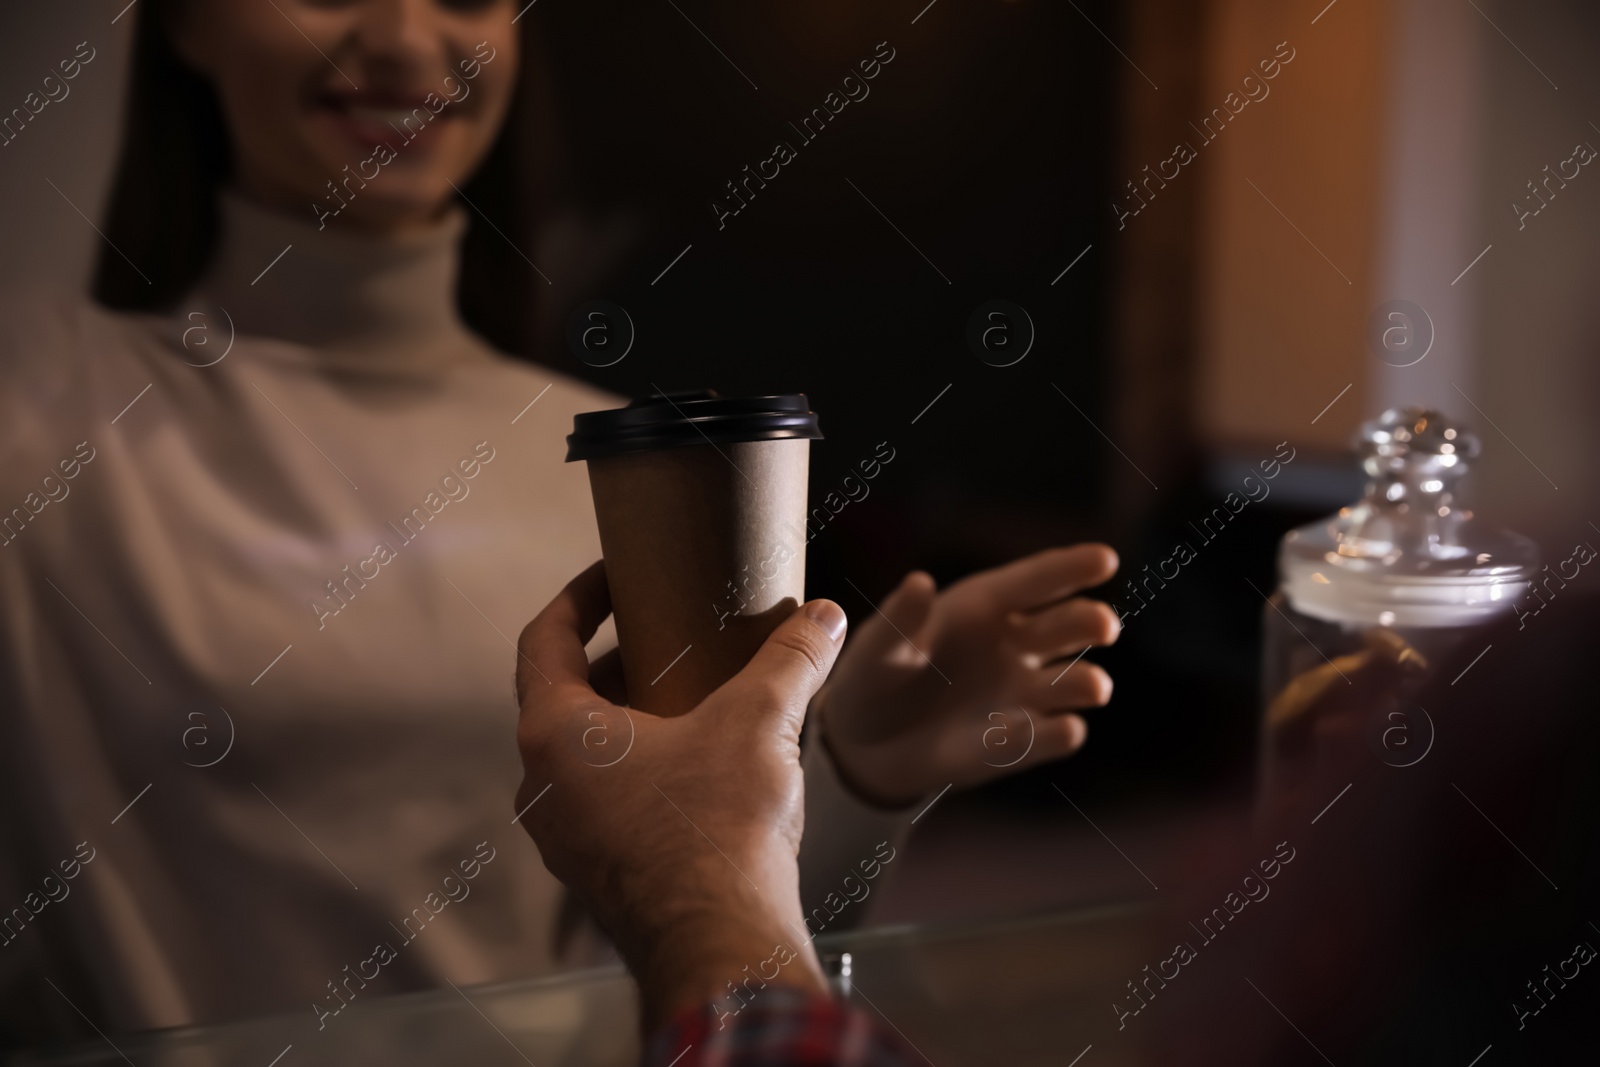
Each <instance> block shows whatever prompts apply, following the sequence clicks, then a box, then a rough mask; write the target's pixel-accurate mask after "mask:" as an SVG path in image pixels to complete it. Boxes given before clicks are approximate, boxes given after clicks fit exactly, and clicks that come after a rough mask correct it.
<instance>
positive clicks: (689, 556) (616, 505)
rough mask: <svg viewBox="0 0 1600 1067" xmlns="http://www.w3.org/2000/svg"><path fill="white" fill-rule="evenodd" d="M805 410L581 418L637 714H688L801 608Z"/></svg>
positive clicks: (638, 412)
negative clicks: (639, 710) (640, 712)
mask: <svg viewBox="0 0 1600 1067" xmlns="http://www.w3.org/2000/svg"><path fill="white" fill-rule="evenodd" d="M821 436H822V433H821V432H820V431H819V430H818V428H817V417H816V415H815V414H813V413H812V412H811V410H810V401H808V400H807V399H806V397H805V396H804V395H803V394H796V395H791V396H756V397H721V396H717V395H716V394H715V393H711V392H698V393H672V394H665V395H659V394H658V395H655V396H650V397H645V398H642V399H639V400H635V401H634V402H633V403H632V404H629V405H628V406H627V407H625V408H615V409H612V410H609V411H592V412H587V413H585V414H581V415H578V416H577V417H576V418H575V419H574V420H573V431H572V433H571V434H570V435H569V436H568V437H567V461H568V462H572V461H575V460H584V461H586V462H587V463H588V465H589V485H590V488H591V490H592V492H593V495H594V509H595V518H596V520H597V521H598V523H599V526H600V546H601V550H602V551H603V552H604V554H605V561H606V579H607V581H608V583H609V584H610V587H611V608H612V613H613V615H614V616H615V618H616V623H617V641H618V644H619V646H620V648H621V655H622V666H623V673H624V675H625V677H626V679H627V685H628V698H629V703H630V704H631V705H632V706H633V707H635V708H638V709H641V710H643V711H648V712H651V713H653V714H656V715H681V714H683V713H684V712H686V711H688V710H690V709H691V708H693V707H694V706H695V705H696V704H698V703H700V701H701V700H703V699H705V697H706V696H707V695H708V694H710V693H711V692H712V690H714V689H716V688H717V687H718V686H720V685H721V684H722V683H723V682H725V681H727V680H728V679H729V678H731V677H733V676H734V675H735V674H737V673H738V672H739V670H740V669H741V668H743V667H744V665H745V664H746V663H748V662H749V661H750V657H751V656H752V655H754V654H755V651H756V649H757V648H759V647H760V646H761V643H762V642H763V641H764V640H766V638H767V635H769V634H770V633H771V632H772V631H773V629H774V628H775V627H776V626H777V625H778V623H780V622H782V621H783V620H784V619H785V618H787V617H788V616H789V615H790V614H791V613H792V612H793V611H794V609H795V607H796V606H797V605H798V604H800V603H801V602H802V601H803V600H804V599H805V574H806V555H805V553H806V534H805V528H806V527H805V522H806V476H807V472H808V468H809V460H810V454H811V442H812V441H813V440H815V439H818V438H820V437H821Z"/></svg>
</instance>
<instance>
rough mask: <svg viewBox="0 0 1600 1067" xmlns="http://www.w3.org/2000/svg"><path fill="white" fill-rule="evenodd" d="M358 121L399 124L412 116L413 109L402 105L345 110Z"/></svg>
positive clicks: (375, 123)
mask: <svg viewBox="0 0 1600 1067" xmlns="http://www.w3.org/2000/svg"><path fill="white" fill-rule="evenodd" d="M345 113H346V114H347V115H349V116H350V117H351V118H352V119H354V120H356V121H357V122H362V123H370V124H372V125H384V126H389V125H394V126H398V125H399V124H400V123H402V122H404V121H405V120H406V119H409V118H411V117H412V109H410V108H402V107H350V108H347V109H346V112H345Z"/></svg>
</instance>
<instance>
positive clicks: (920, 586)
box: [850, 571, 937, 663]
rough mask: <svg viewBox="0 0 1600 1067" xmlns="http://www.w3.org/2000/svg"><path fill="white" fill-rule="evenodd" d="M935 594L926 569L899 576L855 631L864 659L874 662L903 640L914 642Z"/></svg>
mask: <svg viewBox="0 0 1600 1067" xmlns="http://www.w3.org/2000/svg"><path fill="white" fill-rule="evenodd" d="M936 596H937V590H936V589H935V587H934V581H933V576H932V575H930V574H928V573H927V572H926V571H912V572H911V573H910V574H908V575H906V576H905V577H904V578H902V579H900V584H899V585H898V586H896V587H895V588H894V590H893V591H892V592H891V593H890V594H889V595H888V596H887V597H884V599H883V603H882V604H879V605H878V607H877V610H875V611H874V612H872V614H871V616H869V617H868V618H867V619H866V620H865V622H864V623H863V625H862V626H861V629H860V632H859V633H857V634H856V638H855V639H856V642H857V643H858V644H859V645H861V651H860V653H859V654H860V655H861V656H863V657H865V661H866V662H876V661H878V660H880V659H882V658H883V657H885V656H887V655H889V653H890V652H892V651H893V650H894V649H896V648H898V647H900V646H902V645H904V644H905V643H906V642H907V641H915V640H916V633H917V631H918V630H920V629H922V624H923V623H925V622H927V621H928V613H929V612H930V611H932V610H933V601H934V598H935V597H936ZM850 654H851V655H852V656H854V655H857V653H856V652H851V653H850ZM913 655H914V656H915V658H916V660H917V662H919V663H923V662H926V661H925V660H923V658H922V657H921V656H920V655H916V653H914V652H913Z"/></svg>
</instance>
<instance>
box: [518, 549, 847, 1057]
mask: <svg viewBox="0 0 1600 1067" xmlns="http://www.w3.org/2000/svg"><path fill="white" fill-rule="evenodd" d="M610 612H611V604H610V596H609V592H608V590H607V587H606V577H605V569H604V566H603V564H602V563H596V564H595V565H594V566H592V567H590V568H589V569H588V570H586V571H584V572H583V573H582V574H580V575H579V576H578V577H577V578H575V579H573V581H572V582H571V583H569V584H568V585H567V587H566V588H565V589H563V590H562V591H561V593H560V595H558V596H557V597H556V598H555V600H553V601H552V602H551V603H550V605H549V606H548V607H547V608H545V609H544V611H542V612H540V614H539V616H538V617H537V618H536V619H534V620H533V622H531V623H529V624H528V626H527V628H526V629H524V630H523V631H522V637H521V640H520V642H519V648H518V651H519V658H518V663H517V699H518V702H519V703H520V704H521V707H522V715H521V719H520V721H519V722H518V725H517V746H518V748H519V749H520V750H521V752H522V763H523V768H524V772H525V775H524V778H523V782H522V788H521V789H520V790H519V791H518V794H517V800H516V804H517V810H519V811H521V812H522V813H523V814H522V816H521V821H522V825H523V827H524V828H525V829H526V830H527V831H528V833H529V835H530V836H532V838H533V840H534V842H535V843H536V844H537V845H538V846H539V852H540V854H541V856H542V857H543V859H544V863H545V866H546V867H547V868H549V870H550V872H551V873H552V874H554V875H555V876H556V877H557V878H559V879H561V881H563V882H565V883H566V884H567V885H568V886H569V887H570V888H571V889H572V890H573V892H574V893H576V894H577V895H578V897H579V899H581V900H582V901H583V902H584V903H585V904H586V905H587V907H588V908H589V911H590V913H591V914H593V915H594V916H595V918H596V919H597V920H598V921H599V922H600V924H601V925H602V926H603V927H604V928H605V930H606V932H607V933H608V934H609V935H610V936H611V937H612V939H613V941H614V942H615V943H616V945H617V947H618V949H619V950H620V951H621V952H622V955H623V958H624V959H625V960H627V962H628V966H629V968H630V969H631V970H632V971H633V973H634V976H635V977H636V978H637V979H638V980H639V985H640V990H641V994H642V999H643V1006H644V1021H645V1024H646V1028H647V1030H648V1029H650V1028H653V1027H654V1026H655V1025H656V1024H658V1023H659V1022H661V1021H662V1020H664V1019H665V1018H667V1017H668V1016H670V1014H671V1013H672V1012H673V1011H675V1010H676V1009H679V1008H684V1007H689V1006H693V1005H699V1004H704V1003H706V1002H708V1001H711V1000H713V999H714V998H716V997H719V996H725V995H727V994H728V992H729V988H728V984H729V983H734V984H735V985H739V987H740V988H741V989H744V988H755V987H745V986H743V985H742V984H741V983H743V982H744V981H745V980H746V979H748V978H750V976H751V975H753V974H756V972H757V971H758V969H760V968H761V967H762V966H763V965H765V966H767V967H769V968H770V967H773V966H776V967H777V968H778V974H777V975H776V976H773V975H771V974H770V971H769V972H768V973H766V974H763V975H762V976H761V979H760V982H762V983H764V984H780V985H796V986H801V987H803V988H807V989H813V990H819V991H820V990H825V989H826V985H825V983H824V981H823V978H822V973H821V968H820V966H819V965H818V963H817V959H816V955H815V953H814V952H813V950H812V948H811V944H810V941H809V940H808V938H807V935H806V932H805V927H804V925H803V923H802V922H801V915H800V894H799V884H798V882H799V871H798V867H797V865H796V861H795V857H796V854H797V853H798V850H799V847H800V832H801V829H802V821H803V817H804V816H803V812H804V808H803V803H802V801H803V797H802V778H801V772H800V765H799V754H800V746H799V737H800V726H801V723H802V721H803V719H804V716H805V710H806V705H807V703H808V702H809V701H810V699H811V697H812V695H813V694H815V692H816V691H817V689H818V688H819V687H820V686H821V684H822V682H823V679H825V678H826V677H827V675H828V671H829V670H830V669H831V668H832V666H833V662H834V659H835V657H836V656H837V655H838V650H839V645H840V642H841V640H842V638H843V636H844V630H845V617H844V612H843V611H841V610H840V608H839V606H838V605H837V604H834V603H832V602H831V601H826V600H817V601H812V602H811V603H809V604H807V605H805V606H804V607H803V608H797V609H796V610H795V612H794V614H793V615H792V616H791V617H790V618H788V619H787V620H786V621H784V622H783V623H782V624H780V625H779V626H778V628H777V629H776V630H774V631H773V633H772V636H770V637H769V638H768V639H767V641H766V643H765V644H764V645H763V646H762V647H761V649H760V650H759V651H758V652H757V653H756V655H755V658H754V659H752V660H751V662H750V663H749V665H748V666H746V667H745V669H744V670H742V671H741V672H739V674H738V675H737V676H735V677H734V678H733V679H732V680H730V681H729V682H727V683H726V684H725V685H723V686H722V687H721V688H720V689H718V690H717V691H716V692H714V693H712V694H711V695H710V696H709V697H707V698H706V699H705V700H704V701H702V702H701V704H700V705H699V706H698V707H696V708H695V709H694V710H693V711H691V712H689V713H688V714H686V715H682V716H679V717H676V718H670V719H663V718H657V717H655V716H653V715H648V714H645V713H643V712H638V711H631V710H628V709H626V708H621V707H618V706H616V705H615V704H613V703H611V702H610V701H608V700H606V699H605V698H603V697H601V696H600V695H599V694H597V693H596V692H595V690H594V688H593V687H592V685H591V682H590V665H589V662H588V658H587V656H586V654H585V652H584V645H585V644H586V643H587V642H588V640H589V639H590V638H591V637H593V636H594V633H595V630H596V629H597V628H598V627H599V625H600V624H601V622H603V621H604V620H605V618H606V616H607V615H609V614H610ZM779 946H783V947H784V948H785V949H786V950H787V951H786V952H778V951H776V950H777V949H778V947H779ZM774 961H776V962H774ZM747 968H748V969H747Z"/></svg>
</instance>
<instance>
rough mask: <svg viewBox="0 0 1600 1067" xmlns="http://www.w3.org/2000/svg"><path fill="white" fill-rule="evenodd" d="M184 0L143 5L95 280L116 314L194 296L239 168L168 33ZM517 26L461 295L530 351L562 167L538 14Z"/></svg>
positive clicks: (479, 320)
mask: <svg viewBox="0 0 1600 1067" xmlns="http://www.w3.org/2000/svg"><path fill="white" fill-rule="evenodd" d="M181 3H182V0H153V2H151V3H148V4H146V5H144V9H143V10H142V11H140V12H139V14H138V17H139V21H138V27H137V29H136V31H135V33H134V45H133V57H132V63H131V73H130V78H129V85H128V96H127V109H126V112H125V117H124V123H123V141H122V151H121V156H120V158H119V160H118V162H117V170H116V177H115V179H114V181H113V184H112V188H111V195H110V200H109V203H108V210H107V213H106V220H105V224H104V228H105V235H106V237H107V239H108V245H105V246H102V247H101V249H100V257H99V260H98V261H97V262H96V264H95V271H94V279H93V283H92V292H93V295H94V298H95V299H96V300H97V301H99V302H100V303H101V304H103V305H104V306H106V307H108V308H111V309H113V310H117V311H144V312H162V311H168V310H171V309H172V308H173V307H174V306H176V304H177V303H178V301H179V300H181V299H182V298H183V296H184V295H185V294H186V293H188V292H189V290H190V289H191V288H192V287H193V286H194V284H195V283H196V282H197V281H198V280H199V278H200V275H201V273H202V272H203V271H204V270H205V268H206V266H207V264H208V263H209V262H210V260H211V256H212V253H213V252H214V250H215V248H216V243H217V236H218V220H217V192H218V190H219V189H220V188H221V187H222V186H224V185H226V184H227V183H228V181H229V180H230V179H231V178H232V175H233V150H232V146H231V143H230V140H229V137H228V127H227V123H226V122H225V120H224V119H223V115H222V109H221V106H220V105H219V103H218V101H217V94H216V92H215V90H214V89H213V88H212V86H211V84H210V82H208V81H207V80H206V79H205V78H203V77H201V76H200V75H199V74H198V73H196V72H195V71H194V70H193V69H191V68H190V67H189V66H188V65H187V64H185V63H184V62H183V61H182V59H180V58H179V56H178V54H177V51H176V50H175V49H174V48H173V46H172V44H171V42H170V40H169V37H168V26H169V25H170V24H171V21H172V19H173V18H174V17H175V16H176V15H177V14H178V13H179V11H180V8H181ZM520 30H521V47H522V67H521V70H520V71H519V72H518V76H517V86H516V89H515V90H514V93H513V97H512V101H511V106H510V109H509V111H508V112H507V114H506V119H505V123H504V125H502V127H501V129H500V134H499V137H498V138H496V140H495V143H494V145H493V146H492V147H491V148H490V150H489V154H488V155H487V156H486V157H485V159H484V162H483V164H482V165H481V166H480V167H479V168H478V171H477V173H475V174H474V175H473V176H472V178H471V180H470V181H468V182H467V183H466V184H465V185H464V186H463V187H462V193H463V194H465V196H466V198H467V199H468V200H470V201H471V203H472V205H473V206H472V207H469V208H467V209H466V210H467V213H468V216H469V218H470V223H469V225H468V227H467V232H466V236H465V238H464V240H463V244H462V249H461V272H460V277H459V278H458V279H457V284H456V302H457V305H458V306H459V308H460V310H461V316H462V318H463V319H464V320H465V321H466V323H467V325H468V326H469V327H471V328H472V329H473V330H474V331H475V332H476V333H478V334H479V335H480V336H482V337H483V338H485V339H486V340H487V341H489V342H490V343H491V344H493V345H494V346H495V347H497V348H499V349H500V350H501V351H504V352H510V353H514V354H518V355H531V354H532V352H531V350H532V348H533V345H534V309H533V297H534V294H535V292H536V291H537V287H538V285H540V284H542V283H541V282H540V279H539V278H538V276H537V274H536V272H535V271H534V268H533V266H532V264H530V263H529V262H528V260H527V259H525V258H523V253H525V252H528V251H529V250H531V248H532V246H533V238H534V224H535V219H536V217H537V214H538V210H539V207H540V205H541V204H542V203H543V202H544V200H545V199H546V196H545V195H544V194H545V193H546V191H547V190H548V188H549V186H550V183H551V181H552V176H553V174H554V171H555V155H556V153H555V146H556V137H555V136H554V122H553V118H552V113H551V110H550V108H549V106H548V99H549V94H548V93H547V92H545V91H543V90H544V65H543V64H542V63H540V62H539V61H538V57H539V54H540V53H539V49H538V44H537V41H536V38H535V34H534V30H533V19H531V18H529V19H526V20H524V21H523V22H522V23H521V26H520ZM480 211H481V212H482V213H483V214H482V215H479V212H480ZM484 216H487V217H488V218H490V219H493V220H494V226H495V227H499V229H500V230H501V231H503V232H504V235H505V236H501V234H499V233H496V232H495V229H494V227H492V226H490V225H488V224H486V223H485V222H484V221H483V219H484ZM513 243H514V244H515V247H512V245H513ZM110 245H115V246H116V248H118V249H120V250H121V251H122V252H123V253H126V255H127V256H128V259H130V260H132V261H133V262H135V263H138V264H139V265H140V267H141V269H142V270H143V271H144V275H143V276H141V275H140V274H139V273H138V272H137V271H135V270H134V269H132V268H131V267H130V266H129V265H128V262H127V260H124V259H123V258H122V256H121V255H118V254H116V253H115V252H113V251H111V248H110V247H109V246H110ZM518 249H520V250H521V251H520V252H519V251H518ZM146 278H148V280H146Z"/></svg>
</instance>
